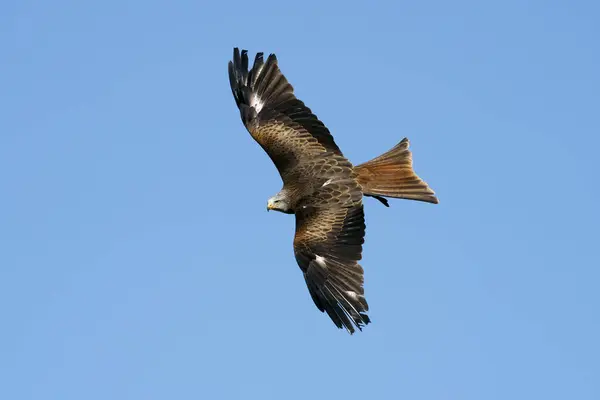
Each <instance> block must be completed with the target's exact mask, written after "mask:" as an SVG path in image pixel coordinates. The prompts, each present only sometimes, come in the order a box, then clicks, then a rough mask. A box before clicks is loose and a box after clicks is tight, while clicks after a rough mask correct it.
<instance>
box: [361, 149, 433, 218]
mask: <svg viewBox="0 0 600 400" xmlns="http://www.w3.org/2000/svg"><path fill="white" fill-rule="evenodd" d="M409 144H410V142H409V141H408V139H407V138H404V139H402V141H401V142H400V143H398V144H397V145H396V146H394V148H392V149H391V150H390V151H388V152H386V153H383V154H382V155H380V156H379V157H376V158H374V159H372V160H371V161H367V162H366V163H364V164H360V165H357V166H356V167H355V170H356V172H357V173H358V183H360V185H361V186H362V188H363V193H364V195H365V196H371V197H375V198H377V199H378V200H379V201H381V202H382V203H383V204H385V205H386V206H389V205H388V202H387V200H386V199H384V198H383V197H393V198H397V199H410V200H418V201H425V202H428V203H434V204H437V203H438V199H437V197H435V192H434V191H433V190H431V188H430V187H429V186H428V185H427V183H425V182H424V181H423V180H422V179H421V178H419V176H418V175H417V174H416V173H415V171H414V170H413V166H412V153H411V152H410V150H409V149H408V146H409Z"/></svg>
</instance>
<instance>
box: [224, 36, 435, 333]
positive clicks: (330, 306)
mask: <svg viewBox="0 0 600 400" xmlns="http://www.w3.org/2000/svg"><path fill="white" fill-rule="evenodd" d="M248 67H249V63H248V54H247V52H246V50H242V52H241V53H240V51H239V49H237V48H235V49H234V52H233V61H230V62H229V81H230V84H231V90H232V92H233V97H234V99H235V102H236V104H237V106H238V108H239V111H240V116H241V118H242V122H243V123H244V125H245V126H246V128H247V129H248V131H249V132H250V134H251V135H252V137H253V138H254V139H255V140H256V141H257V142H258V143H259V144H260V146H261V147H262V148H263V149H264V150H265V152H266V153H267V154H268V155H269V157H270V158H271V160H272V161H273V163H274V164H275V166H276V168H277V170H278V171H279V174H280V175H281V178H282V180H283V188H282V189H281V191H280V192H279V193H278V194H276V195H275V196H273V197H272V198H271V199H269V203H268V206H267V208H268V209H271V210H277V211H281V212H284V213H288V214H295V215H296V234H295V237H294V254H295V256H296V260H297V262H298V265H299V266H300V269H301V270H302V272H303V274H304V279H305V281H306V285H307V286H308V290H309V293H310V295H311V297H312V299H313V301H314V303H315V305H316V306H317V308H318V309H319V310H321V311H322V312H326V313H327V314H328V315H329V317H330V318H331V319H332V321H333V322H334V323H335V325H336V326H337V327H338V328H342V327H343V328H346V329H347V330H348V332H350V333H353V332H354V331H355V328H354V327H355V326H356V328H358V329H361V328H362V327H363V326H364V325H366V324H368V323H369V322H370V319H369V317H368V315H367V314H366V313H367V311H368V309H369V307H368V305H367V301H366V300H365V297H364V288H363V283H364V272H363V269H362V267H361V266H360V264H359V263H358V262H359V260H360V259H361V257H362V244H363V243H364V236H365V222H364V210H363V204H362V197H363V196H372V197H375V198H377V199H378V200H379V201H381V202H382V203H383V204H385V205H386V206H389V204H388V201H387V200H386V199H385V197H394V198H403V199H412V200H419V201H425V202H430V203H437V202H438V200H437V198H436V197H435V194H434V192H433V191H432V190H431V189H430V188H429V187H428V186H427V184H426V183H425V182H423V181H422V180H421V179H420V178H419V177H418V176H417V175H416V174H415V172H414V171H413V168H412V156H411V152H410V151H409V150H408V145H409V143H408V140H407V139H403V140H402V141H401V142H400V143H399V144H398V145H396V146H395V147H394V148H393V149H391V150H390V151H388V152H387V153H384V154H382V155H381V156H379V157H377V158H375V159H373V160H371V161H369V162H366V163H364V164H361V165H358V166H356V167H354V166H353V165H352V164H351V163H350V161H348V160H347V159H346V158H345V157H344V155H343V154H342V152H341V150H340V149H339V148H338V146H337V145H336V143H335V141H334V139H333V136H332V135H331V133H330V132H329V130H328V129H327V127H326V126H325V125H324V124H323V123H322V122H321V121H320V120H319V119H318V118H317V117H316V116H315V115H314V114H313V113H312V111H311V110H310V109H309V108H308V107H307V106H305V105H304V103H303V102H302V101H301V100H298V99H297V98H296V96H295V95H294V89H293V87H292V86H291V85H290V84H289V83H288V81H287V79H286V78H285V77H284V76H283V74H282V73H281V71H280V70H279V67H278V65H277V58H276V57H275V55H274V54H271V55H270V56H269V57H268V58H267V61H266V62H264V61H263V54H262V53H258V54H257V55H256V58H255V61H254V65H253V67H252V69H248Z"/></svg>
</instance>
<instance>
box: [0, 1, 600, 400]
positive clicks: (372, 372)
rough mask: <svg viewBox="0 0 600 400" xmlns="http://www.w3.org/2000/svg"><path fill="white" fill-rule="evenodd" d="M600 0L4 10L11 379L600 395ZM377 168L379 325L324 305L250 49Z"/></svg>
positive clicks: (155, 386)
mask: <svg viewBox="0 0 600 400" xmlns="http://www.w3.org/2000/svg"><path fill="white" fill-rule="evenodd" d="M599 8H600V6H598V4H597V3H595V2H591V1H588V2H585V1H579V2H577V1H575V2H557V1H531V2H527V3H526V2H521V1H516V0H509V1H504V2H495V3H491V2H486V3H484V2H475V1H454V2H444V1H431V2H405V1H402V2H391V1H390V2H374V3H370V4H368V3H367V2H352V1H345V2H328V3H323V4H320V3H319V2H315V1H305V2H302V3H298V2H296V3H286V2H281V1H277V2H275V1H273V2H238V1H230V2H214V3H210V4H209V3H204V2H197V1H174V2H155V1H150V2H142V1H139V0H135V1H118V2H117V1H110V0H109V1H103V2H75V1H64V0H57V1H53V2H41V1H37V2H36V1H20V2H17V1H5V2H3V3H2V4H1V5H0V49H1V51H0V71H1V73H0V88H1V93H2V94H3V96H0V187H1V188H2V196H1V197H0V265H1V268H0V315H2V325H1V327H2V329H1V330H0V354H2V357H0V397H1V398H3V399H13V400H16V399H44V400H48V399H60V400H69V399H77V400H79V399H87V400H94V399H102V400H104V399H171V398H178V399H201V398H202V399H239V398H244V399H282V398H285V399H306V398H307V397H310V398H314V399H320V398H329V399H337V398H344V399H358V398H377V399H436V400H439V399H461V400H465V399H466V400H471V399H472V400H481V399H486V400H494V399H498V400H505V399H532V398H533V399H578V400H585V399H598V398H600V383H599V381H598V376H600V361H599V360H600V344H599V341H598V338H599V337H600V318H599V316H598V309H599V307H600V295H599V294H598V282H599V281H600V272H599V270H598V267H599V266H600V259H599V257H598V249H597V247H598V244H599V241H598V236H599V234H598V224H599V222H600V218H599V212H598V207H597V205H598V196H599V195H600V191H599V189H598V172H599V171H600V165H599V164H600V163H599V162H598V161H597V157H598V154H597V152H598V148H599V146H600V140H599V139H598V134H599V133H600V132H599V131H600V123H599V120H598V111H599V108H598V106H599V104H600V95H599V93H600V78H599V76H598V71H600V52H599V47H598V38H599V37H600V30H599V28H598V24H597V21H598V19H599V18H600V15H599V14H600V13H599V11H600V9H599ZM234 46H239V47H243V48H247V49H249V51H250V53H251V55H253V54H254V53H255V52H257V51H264V52H265V53H270V52H275V53H277V55H278V58H279V60H280V66H281V68H282V70H283V72H284V73H285V74H286V75H287V77H288V79H289V80H290V82H291V83H292V84H293V85H294V86H295V88H296V94H297V95H298V97H299V98H301V99H302V100H304V101H305V102H306V103H307V104H308V105H309V106H310V107H311V108H312V109H313V110H314V111H315V113H316V114H317V115H318V116H319V117H320V118H321V119H322V120H323V121H324V123H325V124H327V126H328V127H329V128H330V129H331V131H332V132H333V134H334V136H335V138H336V141H337V143H338V144H339V146H340V147H341V148H342V150H343V151H344V153H345V154H346V156H348V157H349V158H350V160H352V161H353V162H355V163H359V162H362V161H365V160H367V159H370V158H372V157H374V156H376V155H379V154H380V153H382V152H383V151H385V150H388V149H389V148H390V147H392V146H393V145H395V144H396V143H397V142H398V141H400V139H402V138H403V137H405V136H407V137H409V138H410V140H411V142H412V150H413V152H414V160H415V168H416V170H417V172H418V173H419V174H420V175H421V176H422V177H423V178H424V179H425V180H426V181H427V182H428V183H429V184H430V185H431V186H432V187H433V188H434V190H436V192H437V193H438V195H439V198H440V201H441V203H440V204H439V205H437V206H434V205H430V204H422V203H411V202H409V201H399V200H396V201H393V202H392V207H391V208H389V209H387V208H385V207H383V206H381V205H380V204H379V203H377V202H376V201H374V200H373V199H367V200H366V201H365V202H366V218H367V238H366V244H365V248H364V258H363V265H364V268H365V270H366V283H365V288H366V295H367V299H368V301H369V305H370V308H371V312H370V316H371V318H372V320H373V323H372V324H371V325H369V326H368V327H367V328H366V329H365V330H364V331H363V332H362V333H358V334H355V335H353V336H349V335H347V334H346V333H345V332H344V331H341V330H337V329H336V328H335V327H334V325H333V324H332V323H331V321H330V320H329V319H328V318H327V317H326V316H325V315H323V314H321V313H320V312H318V310H317V309H316V308H315V307H314V305H313V303H312V300H311V299H310V296H309V295H308V292H307V290H306V287H305V283H304V281H303V279H302V275H301V273H300V270H299V269H298V267H297V265H296V262H295V260H294V258H293V252H292V237H293V229H294V221H293V217H291V216H288V215H283V214H278V213H267V212H266V211H265V206H266V201H267V198H268V197H270V196H271V195H273V194H274V193H275V192H277V191H278V190H279V189H280V186H281V181H280V178H279V176H278V174H277V171H276V170H275V168H274V166H273V165H272V164H271V161H270V160H269V159H268V157H267V156H266V154H264V153H263V152H262V150H261V149H260V148H259V146H258V145H257V144H256V143H255V142H254V141H253V140H252V138H251V137H250V136H249V135H248V133H247V132H246V131H245V129H244V128H243V126H242V124H241V121H240V119H239V114H238V111H237V109H236V107H235V104H234V101H233V98H232V96H231V92H230V89H229V83H228V79H227V70H226V69H227V62H228V60H229V59H230V57H231V52H232V48H233V47H234Z"/></svg>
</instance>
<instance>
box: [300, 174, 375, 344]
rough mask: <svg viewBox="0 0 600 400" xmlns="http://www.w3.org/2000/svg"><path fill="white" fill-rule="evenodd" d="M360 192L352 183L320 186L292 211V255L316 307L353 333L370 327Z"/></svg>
mask: <svg viewBox="0 0 600 400" xmlns="http://www.w3.org/2000/svg"><path fill="white" fill-rule="evenodd" d="M361 199H362V193H361V192H360V188H359V187H358V185H357V184H356V181H355V180H353V179H342V180H340V181H334V182H331V183H329V184H327V185H325V186H323V187H322V188H321V189H320V190H319V191H318V192H317V193H315V194H314V195H313V196H311V197H309V198H308V199H306V201H305V202H303V203H302V204H301V206H300V207H299V209H298V210H297V211H296V235H295V237H294V253H295V255H296V260H297V261H298V265H299V266H300V269H301V270H302V272H303V273H304V279H305V280H306V285H307V286H308V290H309V291H310V295H311V296H312V299H313V301H314V302H315V305H316V306H317V308H318V309H319V310H321V311H322V312H327V314H328V315H329V317H330V318H331V319H332V320H333V322H334V324H335V325H336V326H337V327H338V328H342V327H344V328H346V329H347V330H348V332H350V333H354V326H356V327H357V328H358V329H359V330H361V329H362V327H363V326H364V325H366V324H368V323H369V322H370V319H369V317H368V316H367V314H366V312H367V311H368V309H369V306H368V304H367V301H366V299H365V296H364V288H363V283H364V271H363V269H362V267H361V266H360V264H359V263H358V261H359V260H360V259H361V257H362V256H361V253H362V244H363V243H364V236H365V221H364V211H363V205H362V200H361Z"/></svg>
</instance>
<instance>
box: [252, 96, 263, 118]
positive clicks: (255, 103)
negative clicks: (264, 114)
mask: <svg viewBox="0 0 600 400" xmlns="http://www.w3.org/2000/svg"><path fill="white" fill-rule="evenodd" d="M264 104H265V103H263V102H262V100H261V99H260V98H259V97H258V95H257V94H256V93H253V94H252V99H250V106H252V107H253V108H254V109H255V110H256V113H257V114H258V113H259V112H260V110H262V108H263V106H264Z"/></svg>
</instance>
